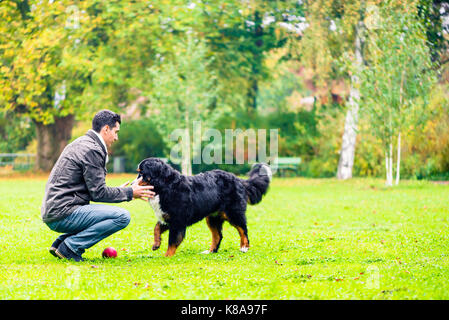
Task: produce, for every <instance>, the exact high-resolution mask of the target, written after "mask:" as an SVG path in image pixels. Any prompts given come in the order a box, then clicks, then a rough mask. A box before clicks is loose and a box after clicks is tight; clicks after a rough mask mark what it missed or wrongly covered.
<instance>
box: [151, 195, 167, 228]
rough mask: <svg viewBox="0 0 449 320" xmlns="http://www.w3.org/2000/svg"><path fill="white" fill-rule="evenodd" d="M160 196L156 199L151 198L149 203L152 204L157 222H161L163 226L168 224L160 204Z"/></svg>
mask: <svg viewBox="0 0 449 320" xmlns="http://www.w3.org/2000/svg"><path fill="white" fill-rule="evenodd" d="M159 200H160V199H159V195H156V196H155V197H154V198H151V199H150V200H149V201H148V202H149V203H150V205H151V207H152V208H153V210H154V214H155V215H156V218H157V220H159V222H160V223H162V224H167V222H165V220H164V216H165V215H167V214H166V213H165V212H164V211H162V209H161V204H160V202H159Z"/></svg>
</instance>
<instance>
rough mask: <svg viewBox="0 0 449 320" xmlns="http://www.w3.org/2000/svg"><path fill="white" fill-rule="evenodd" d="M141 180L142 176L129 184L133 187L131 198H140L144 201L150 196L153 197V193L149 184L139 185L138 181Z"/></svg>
mask: <svg viewBox="0 0 449 320" xmlns="http://www.w3.org/2000/svg"><path fill="white" fill-rule="evenodd" d="M141 181H142V177H141V178H139V179H138V180H136V181H135V182H134V183H133V184H131V187H132V188H133V198H134V199H142V200H144V201H148V199H150V198H154V195H155V193H154V192H153V191H151V189H154V187H153V186H151V185H146V186H139V182H141ZM128 184H129V181H128V182H126V184H125V185H128Z"/></svg>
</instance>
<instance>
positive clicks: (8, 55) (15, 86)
mask: <svg viewBox="0 0 449 320" xmlns="http://www.w3.org/2000/svg"><path fill="white" fill-rule="evenodd" d="M69 4H71V2H69V1H58V2H53V1H48V2H47V1H45V2H44V1H31V0H15V1H5V2H2V3H1V4H0V34H1V35H2V37H1V39H0V57H1V58H0V59H1V60H0V61H1V67H0V87H1V88H2V90H1V91H0V110H3V111H8V112H15V113H19V114H23V115H25V116H27V117H29V118H31V119H32V121H33V122H34V123H35V125H36V136H37V140H38V155H37V166H38V168H39V169H42V170H50V169H51V168H52V166H53V164H54V162H55V161H56V159H57V157H58V156H59V154H60V152H61V151H62V149H63V148H64V147H65V145H66V144H67V141H68V140H69V139H70V135H71V129H72V127H73V123H74V114H75V113H76V112H79V111H80V110H79V109H78V108H79V105H80V97H81V95H82V92H83V91H84V88H85V87H86V85H87V84H88V83H89V77H90V74H91V73H92V70H93V64H92V52H91V51H90V50H89V46H88V43H87V42H88V38H87V37H85V36H83V35H84V34H85V33H86V32H88V30H89V29H90V28H92V25H91V24H90V23H88V17H87V16H86V15H83V14H82V10H83V8H85V6H86V4H84V3H80V4H79V6H80V7H77V6H69ZM86 29H87V30H86Z"/></svg>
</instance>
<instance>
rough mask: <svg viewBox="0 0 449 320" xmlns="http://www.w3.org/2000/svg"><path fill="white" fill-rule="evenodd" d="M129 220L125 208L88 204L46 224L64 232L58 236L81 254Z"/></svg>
mask: <svg viewBox="0 0 449 320" xmlns="http://www.w3.org/2000/svg"><path fill="white" fill-rule="evenodd" d="M130 220H131V217H130V214H129V212H128V211H127V210H125V209H122V208H119V207H114V206H110V205H104V204H89V205H85V206H82V207H79V208H77V209H76V210H75V211H73V212H72V213H71V214H70V215H69V216H67V217H65V218H64V219H61V220H57V221H52V222H49V223H47V225H48V227H49V228H50V229H51V230H53V231H56V232H61V233H64V234H63V235H61V236H60V237H59V238H60V239H61V240H62V239H64V238H65V240H64V243H65V244H66V245H67V247H69V248H70V249H71V250H72V251H73V252H74V253H76V254H78V255H82V254H83V253H84V251H85V249H88V248H90V247H92V246H93V245H95V244H96V243H97V242H99V241H101V240H103V239H104V238H106V237H108V236H110V235H111V234H113V233H115V232H117V231H119V230H121V229H123V228H125V227H126V226H127V225H128V224H129V221H130ZM67 234H68V236H67Z"/></svg>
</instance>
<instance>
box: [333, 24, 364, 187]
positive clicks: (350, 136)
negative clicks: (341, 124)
mask: <svg viewBox="0 0 449 320" xmlns="http://www.w3.org/2000/svg"><path fill="white" fill-rule="evenodd" d="M362 27H363V23H362V22H359V23H358V24H357V26H356V35H355V64H356V65H355V69H356V70H357V72H358V71H359V70H360V69H361V67H362V64H363V55H362V35H361V31H362ZM357 72H356V73H355V74H353V75H352V77H351V90H350V93H349V108H348V111H347V113H346V120H345V129H344V133H343V139H342V146H341V151H340V160H339V161H338V170H337V178H338V179H342V180H345V179H350V178H352V167H353V165H354V155H355V144H356V139H357V123H358V117H359V99H360V91H359V77H358V75H357Z"/></svg>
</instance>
